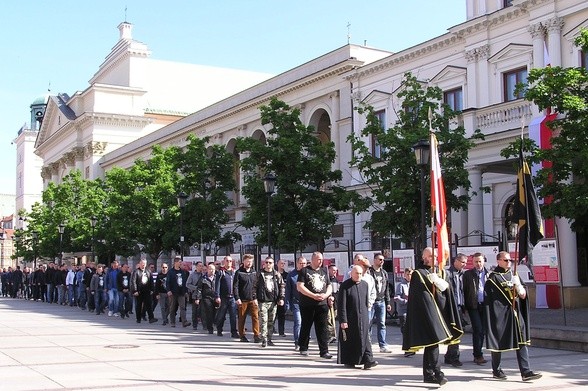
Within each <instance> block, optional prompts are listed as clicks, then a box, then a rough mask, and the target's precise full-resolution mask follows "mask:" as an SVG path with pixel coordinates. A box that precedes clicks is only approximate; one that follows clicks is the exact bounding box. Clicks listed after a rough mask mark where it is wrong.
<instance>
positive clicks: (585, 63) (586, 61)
mask: <svg viewBox="0 0 588 391" xmlns="http://www.w3.org/2000/svg"><path fill="white" fill-rule="evenodd" d="M580 56H581V57H580V63H581V66H582V68H584V69H585V70H587V71H588V53H587V52H585V51H581V52H580Z"/></svg>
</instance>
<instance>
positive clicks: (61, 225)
mask: <svg viewBox="0 0 588 391" xmlns="http://www.w3.org/2000/svg"><path fill="white" fill-rule="evenodd" d="M57 229H58V230H59V266H61V264H62V263H63V247H62V246H63V232H64V231H65V225H64V224H63V223H61V224H59V226H58V227H57Z"/></svg>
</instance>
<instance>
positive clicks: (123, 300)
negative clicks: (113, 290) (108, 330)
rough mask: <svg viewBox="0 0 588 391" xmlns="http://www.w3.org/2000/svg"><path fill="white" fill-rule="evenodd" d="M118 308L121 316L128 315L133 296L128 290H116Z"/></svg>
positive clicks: (131, 306) (131, 307)
mask: <svg viewBox="0 0 588 391" xmlns="http://www.w3.org/2000/svg"><path fill="white" fill-rule="evenodd" d="M117 293H118V309H117V310H116V312H119V313H120V315H121V316H123V315H124V316H129V312H131V310H132V309H133V296H132V295H131V292H130V291H126V292H122V291H118V292H117Z"/></svg>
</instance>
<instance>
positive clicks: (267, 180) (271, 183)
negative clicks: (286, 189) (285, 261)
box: [263, 173, 276, 257]
mask: <svg viewBox="0 0 588 391" xmlns="http://www.w3.org/2000/svg"><path fill="white" fill-rule="evenodd" d="M275 186H276V177H275V176H274V175H272V174H271V173H267V174H265V177H263V187H264V188H265V194H266V195H267V256H268V257H271V256H272V194H274V190H275Z"/></svg>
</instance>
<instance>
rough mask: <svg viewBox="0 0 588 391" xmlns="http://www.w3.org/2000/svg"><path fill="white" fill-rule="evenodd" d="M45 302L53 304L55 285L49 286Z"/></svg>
mask: <svg viewBox="0 0 588 391" xmlns="http://www.w3.org/2000/svg"><path fill="white" fill-rule="evenodd" d="M45 301H46V302H47V303H49V304H51V303H53V284H47V292H46V295H45Z"/></svg>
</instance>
